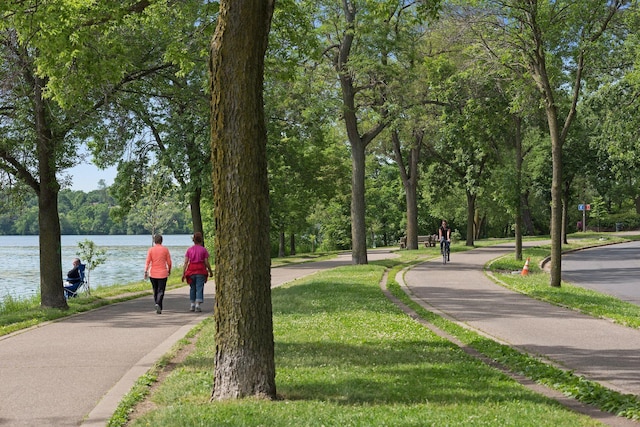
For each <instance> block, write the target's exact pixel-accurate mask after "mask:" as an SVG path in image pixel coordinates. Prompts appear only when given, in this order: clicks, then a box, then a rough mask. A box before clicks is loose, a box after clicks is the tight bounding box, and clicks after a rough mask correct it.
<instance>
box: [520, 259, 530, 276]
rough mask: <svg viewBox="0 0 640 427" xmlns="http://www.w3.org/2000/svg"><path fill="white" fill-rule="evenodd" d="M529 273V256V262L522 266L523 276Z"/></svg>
mask: <svg viewBox="0 0 640 427" xmlns="http://www.w3.org/2000/svg"><path fill="white" fill-rule="evenodd" d="M528 274H529V258H527V262H525V263H524V267H522V272H521V273H520V275H521V276H526V275H528Z"/></svg>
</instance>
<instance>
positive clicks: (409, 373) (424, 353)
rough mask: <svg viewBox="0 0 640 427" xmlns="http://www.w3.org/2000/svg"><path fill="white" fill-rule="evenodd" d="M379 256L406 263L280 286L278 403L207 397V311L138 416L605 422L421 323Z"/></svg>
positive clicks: (241, 420)
mask: <svg viewBox="0 0 640 427" xmlns="http://www.w3.org/2000/svg"><path fill="white" fill-rule="evenodd" d="M374 264H377V265H374ZM382 264H386V265H388V266H391V265H396V264H397V265H399V266H400V267H401V265H400V262H399V261H385V262H384V263H371V264H370V265H366V266H349V267H343V268H338V269H335V270H332V271H328V272H323V273H320V274H317V275H314V276H311V277H309V278H306V279H302V280H299V281H296V282H295V283H294V284H290V285H285V286H282V287H279V288H276V289H274V290H273V293H272V297H273V320H274V336H275V346H276V348H275V353H276V366H277V378H276V380H277V389H278V395H279V397H280V399H279V400H277V401H265V400H256V399H245V400H240V401H233V402H213V403H211V402H209V399H210V396H211V390H212V378H213V361H212V355H213V354H215V343H214V342H213V339H212V337H213V336H214V324H213V321H212V319H210V318H209V319H207V320H206V321H205V322H204V323H203V324H202V326H201V327H202V329H201V331H200V333H199V334H198V336H197V339H194V342H195V349H194V350H193V351H192V352H191V353H190V354H189V355H188V356H187V358H186V359H185V360H184V361H183V362H182V363H180V364H179V365H178V367H177V368H176V369H173V370H172V371H171V373H170V374H169V375H168V377H167V378H165V379H164V380H163V381H162V382H161V383H160V384H159V385H158V387H157V389H155V390H154V392H153V393H152V395H151V396H150V398H149V402H151V405H150V404H146V405H145V407H149V406H152V409H151V410H149V411H147V412H145V413H141V414H136V417H135V419H134V420H133V422H131V424H130V425H132V426H146V425H153V426H175V425H181V426H196V425H242V426H260V425H262V426H265V425H273V426H276V425H277V426H296V427H298V426H320V425H325V426H348V425H351V426H383V425H394V426H397V425H414V426H426V425H470V426H473V425H476V426H479V425H491V426H495V425H518V426H544V425H549V426H592V425H599V424H598V423H597V422H595V421H594V420H592V419H590V418H588V417H585V416H581V415H577V414H575V413H573V412H571V411H568V410H566V409H564V408H563V407H561V406H560V405H559V404H557V403H556V402H554V401H552V400H550V399H547V398H545V397H543V396H541V395H538V394H536V393H533V392H531V391H530V390H528V389H526V388H525V387H523V386H521V385H520V384H518V383H516V382H515V381H513V380H512V379H511V378H509V377H508V376H506V375H504V374H502V373H500V372H499V371H497V370H495V369H492V368H490V367H489V366H487V365H485V364H484V363H481V362H479V361H478V360H476V359H474V358H472V357H470V356H469V355H467V354H466V353H465V352H463V351H462V350H461V349H459V348H458V347H457V346H456V345H454V344H452V343H451V342H449V341H447V340H445V339H442V338H440V337H438V336H437V335H435V334H434V333H432V332H431V331H430V330H428V329H427V328H425V327H424V326H422V325H420V324H419V323H416V322H415V321H413V320H412V319H411V318H409V317H408V316H407V315H406V314H404V313H403V312H402V311H401V310H399V309H398V307H396V306H395V305H394V304H393V303H391V302H390V301H389V300H388V299H387V298H385V296H384V295H383V293H382V292H381V290H380V288H379V286H378V283H379V281H380V279H381V277H382V275H383V273H384V271H385V267H384V266H383V265H382ZM111 425H117V423H116V422H115V421H114V422H113V423H112V424H111Z"/></svg>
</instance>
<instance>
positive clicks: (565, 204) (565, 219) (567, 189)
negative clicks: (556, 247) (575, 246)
mask: <svg viewBox="0 0 640 427" xmlns="http://www.w3.org/2000/svg"><path fill="white" fill-rule="evenodd" d="M570 193H571V181H569V180H566V181H565V182H564V191H563V192H562V243H563V244H565V245H567V244H569V241H568V240H567V225H568V224H569V212H568V209H569V195H570Z"/></svg>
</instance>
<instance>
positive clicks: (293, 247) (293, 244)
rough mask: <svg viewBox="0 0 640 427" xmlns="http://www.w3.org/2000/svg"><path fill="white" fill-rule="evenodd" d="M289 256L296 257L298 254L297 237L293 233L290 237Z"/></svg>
mask: <svg viewBox="0 0 640 427" xmlns="http://www.w3.org/2000/svg"><path fill="white" fill-rule="evenodd" d="M289 249H290V252H289V255H295V254H296V235H295V233H291V235H290V236H289Z"/></svg>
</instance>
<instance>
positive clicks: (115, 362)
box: [0, 250, 395, 427]
mask: <svg viewBox="0 0 640 427" xmlns="http://www.w3.org/2000/svg"><path fill="white" fill-rule="evenodd" d="M390 256H395V255H393V254H391V253H390V251H389V250H378V251H372V252H370V255H369V259H370V260H375V259H380V258H388V257H390ZM349 264H351V254H350V253H349V254H344V255H340V256H339V257H337V258H336V259H334V260H331V261H321V262H314V263H307V264H295V265H290V266H286V267H278V268H274V269H272V270H271V275H272V280H271V283H272V285H273V286H278V285H281V284H283V283H286V282H290V281H292V280H296V279H298V278H301V277H304V276H307V275H309V274H313V273H315V272H317V271H319V270H322V269H326V268H333V267H337V266H339V265H349ZM150 286H151V285H149V287H150ZM213 294H214V286H213V282H209V283H208V284H207V285H206V286H205V303H204V305H203V306H202V307H203V311H202V312H201V313H192V312H189V311H188V309H189V287H188V286H187V287H183V288H180V289H176V290H173V291H170V292H167V294H166V295H165V299H164V310H163V311H162V314H161V315H158V314H156V312H155V309H154V304H153V298H152V297H151V296H144V297H141V298H137V299H134V300H131V301H127V302H123V303H118V304H113V305H109V306H106V307H103V308H100V309H97V310H93V311H89V312H86V313H82V314H79V315H75V316H72V317H69V318H66V319H63V320H60V321H57V322H50V323H47V324H43V325H40V326H38V327H34V328H31V329H28V330H24V331H20V332H17V333H14V334H10V335H7V336H4V337H0V426H11V427H22V426H56V427H59V426H77V425H83V426H104V425H105V424H106V422H107V421H108V419H109V418H110V417H111V415H112V414H113V412H114V411H115V409H116V407H117V405H118V403H119V402H120V400H121V399H122V397H123V396H124V395H125V394H126V393H127V392H128V391H129V390H130V389H131V387H132V386H133V384H134V383H135V381H136V380H137V379H138V378H139V377H140V376H142V375H143V374H144V373H146V372H147V371H148V370H149V369H150V368H151V367H152V366H153V365H154V363H155V362H156V361H158V360H159V359H160V357H162V356H163V355H164V354H165V353H166V352H167V351H168V350H169V349H170V348H171V347H172V346H173V345H174V344H175V343H176V342H177V341H178V340H180V339H181V338H182V337H184V336H185V335H186V333H187V332H189V331H190V330H191V329H192V328H193V327H194V326H195V325H197V324H198V323H199V322H201V321H202V320H203V319H204V318H205V317H206V316H210V315H211V314H212V313H213ZM83 420H84V421H83Z"/></svg>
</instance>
